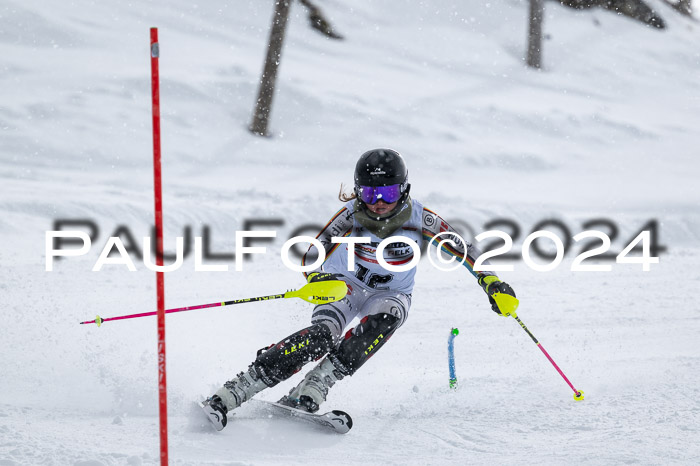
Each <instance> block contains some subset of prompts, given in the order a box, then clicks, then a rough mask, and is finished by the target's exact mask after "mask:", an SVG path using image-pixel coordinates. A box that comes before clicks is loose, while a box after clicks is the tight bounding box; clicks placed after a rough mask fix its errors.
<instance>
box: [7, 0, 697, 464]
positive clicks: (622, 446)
mask: <svg viewBox="0 0 700 466" xmlns="http://www.w3.org/2000/svg"><path fill="white" fill-rule="evenodd" d="M318 3H319V6H320V7H321V8H322V9H323V12H324V13H325V14H326V15H327V16H328V18H329V20H330V21H331V23H332V24H333V26H334V27H335V28H336V29H337V31H338V32H340V33H341V34H343V35H344V36H345V40H343V41H332V40H329V39H326V38H324V37H323V36H321V35H319V34H318V33H317V32H315V31H313V30H312V29H311V28H310V27H309V26H308V20H307V16H306V11H305V10H304V9H303V7H302V5H301V4H299V3H297V2H295V3H293V4H292V6H291V17H290V22H289V25H288V28H287V35H286V43H285V47H284V51H283V55H282V60H281V67H280V71H279V77H278V89H277V93H276V95H275V100H274V108H273V111H272V120H271V136H270V137H269V138H260V137H256V136H253V135H251V134H250V133H249V132H248V130H247V126H248V124H249V122H250V118H251V114H252V110H253V105H254V102H255V98H256V93H257V82H258V80H259V77H260V72H261V69H262V64H263V58H264V54H265V48H266V44H267V36H268V31H269V23H270V20H271V18H272V11H273V2H272V1H259V0H256V1H253V0H248V1H238V2H200V3H191V2H185V1H182V0H172V1H168V2H165V1H149V2H135V3H132V2H123V1H111V2H97V3H96V2H91V1H84V0H75V1H73V2H70V3H66V2H38V1H31V0H23V1H12V0H5V1H4V2H2V3H1V4H0V56H1V57H2V60H1V64H0V134H1V137H0V187H1V188H0V189H1V193H2V196H1V197H0V235H2V236H1V237H2V246H1V247H0V264H1V267H0V274H1V275H0V289H1V290H2V295H1V296H2V304H3V306H2V320H3V322H2V325H1V326H0V354H1V355H2V356H0V464H2V465H15V464H22V465H24V464H32V465H33V464H58V465H63V464H79V465H112V464H132V465H136V464H154V463H157V462H158V459H159V442H158V428H157V424H158V414H157V385H156V375H157V371H156V342H155V340H156V321H155V319H154V318H142V319H135V320H129V321H120V322H109V323H105V324H104V325H103V326H102V327H100V328H97V327H95V326H92V325H90V326H84V325H83V326H81V325H78V322H80V321H83V320H88V319H93V318H94V316H95V315H96V314H99V315H101V316H103V317H109V316H115V315H120V314H129V313H135V312H144V311H150V310H153V309H154V307H155V278H154V276H153V275H154V274H153V273H152V272H150V271H148V270H147V269H146V267H145V266H144V264H143V262H142V261H141V260H140V259H139V258H137V257H135V256H132V258H133V259H134V262H135V264H136V268H137V271H136V272H129V271H128V270H127V268H126V267H125V266H123V265H106V266H105V267H103V269H102V270H101V271H100V272H92V271H91V270H92V268H93V265H94V264H95V261H96V260H97V258H98V256H99V254H100V252H101V250H102V247H103V246H104V245H105V243H106V241H107V238H108V237H109V236H110V235H111V234H112V233H113V232H115V231H116V230H118V229H119V228H120V227H124V228H122V229H121V233H122V239H124V240H125V241H126V239H125V238H126V236H125V233H124V232H125V230H128V232H129V233H130V234H131V236H133V238H134V239H135V241H136V242H137V244H141V238H143V237H144V236H148V235H149V234H150V233H149V231H150V225H151V223H152V219H153V174H152V173H153V172H152V139H151V138H152V136H151V101H150V64H149V61H150V56H149V42H148V40H149V38H148V34H149V27H151V26H157V27H158V28H159V34H160V49H161V58H160V71H161V112H162V142H163V179H164V188H163V192H164V206H165V207H164V208H165V224H166V249H167V250H168V251H172V250H173V249H174V238H175V237H176V236H183V235H184V233H185V229H186V228H187V227H189V228H190V229H191V236H203V235H204V234H205V233H204V231H205V229H206V228H208V231H209V235H210V250H211V251H213V252H216V253H229V254H230V253H232V252H233V250H234V245H235V241H234V237H235V232H236V231H237V230H243V229H244V227H245V226H246V225H248V226H250V223H249V222H250V220H253V219H257V220H267V221H271V220H275V221H277V224H276V226H269V225H268V226H264V225H261V224H257V225H255V226H252V227H251V228H253V229H258V230H261V229H275V230H276V231H277V238H276V239H275V240H274V241H272V242H270V243H267V244H266V246H267V253H266V254H265V255H258V256H256V257H254V259H253V260H251V261H249V262H245V264H244V270H243V271H242V272H237V271H235V267H234V262H233V260H231V259H225V260H222V261H218V262H216V263H217V264H219V265H228V268H229V270H228V271H227V272H195V271H194V268H195V265H194V259H193V256H192V255H189V256H188V258H187V259H186V260H185V262H184V265H183V266H182V267H181V268H180V269H179V270H178V271H176V272H172V273H168V274H167V275H166V307H170V308H172V307H181V306H186V305H193V304H201V303H208V302H217V301H222V300H229V299H235V298H239V297H240V298H242V297H250V296H258V295H266V294H273V293H278V292H281V291H284V290H286V289H289V288H297V287H299V286H301V285H302V284H303V282H302V278H301V275H300V274H298V273H296V272H292V271H289V270H287V269H286V268H285V267H284V266H283V264H282V262H281V261H280V259H279V250H280V248H281V246H282V244H283V242H284V241H285V240H286V239H287V238H289V236H290V235H291V234H292V233H293V232H294V231H295V230H298V229H299V228H300V227H302V226H304V225H315V226H322V225H324V224H325V223H326V222H327V221H328V219H329V218H330V217H331V216H332V215H333V213H334V212H336V211H337V210H338V209H339V207H340V203H339V202H338V201H337V200H336V197H337V193H338V189H339V187H340V184H341V183H345V184H346V185H348V184H349V183H351V182H352V171H353V168H354V163H355V161H356V159H357V157H358V156H359V155H360V154H361V153H362V152H364V151H365V150H367V149H370V148H374V147H382V146H388V147H392V148H394V149H397V150H399V151H400V152H402V153H403V154H404V157H405V159H406V161H407V164H408V166H409V177H410V181H411V184H412V191H411V192H412V195H413V196H414V197H415V198H416V199H419V200H421V201H422V202H423V203H424V204H425V205H426V206H428V207H429V208H431V209H433V210H435V211H436V212H438V213H439V214H441V215H442V216H443V217H444V218H446V219H447V220H449V221H450V222H453V223H454V224H455V225H456V226H458V227H459V228H461V229H462V231H463V232H464V233H465V234H466V235H467V236H474V235H476V234H478V233H480V232H482V231H485V230H487V229H492V228H498V229H503V230H505V231H507V232H508V233H510V234H511V235H513V236H514V249H513V252H515V253H516V254H517V255H519V254H520V249H521V246H522V243H523V240H524V239H525V237H526V236H527V234H528V233H529V232H531V231H532V230H533V229H536V228H535V227H537V226H538V223H540V222H542V221H544V220H547V219H554V220H557V221H558V222H560V223H559V225H558V226H557V225H554V224H552V223H550V224H549V225H545V227H546V228H547V229H550V230H551V231H553V232H554V233H556V234H557V235H558V236H560V237H561V238H562V239H567V238H568V239H569V241H571V237H572V236H573V235H576V234H577V233H580V232H581V231H584V230H586V229H599V230H602V231H604V232H606V233H607V234H609V235H610V236H611V237H612V238H613V241H612V245H611V248H610V251H609V252H610V253H612V255H613V256H614V255H616V254H617V253H619V252H620V251H621V250H622V249H623V248H624V247H625V246H626V245H627V244H628V243H629V241H630V240H631V239H632V238H633V237H634V236H635V235H636V233H637V232H638V231H639V230H640V229H642V228H643V227H645V225H646V227H645V228H653V227H654V226H655V227H656V228H655V234H654V239H655V241H656V242H657V243H658V245H659V246H663V247H665V248H666V249H665V250H663V249H662V250H660V252H658V256H659V257H660V261H659V263H658V264H652V265H651V270H650V271H648V272H644V271H642V266H641V265H639V264H636V265H632V264H616V263H615V262H614V261H610V260H606V261H601V262H600V264H609V265H612V270H611V271H609V272H597V273H592V272H575V271H571V270H570V269H571V265H572V262H573V260H574V258H575V257H576V255H577V254H579V253H580V252H581V251H582V247H581V244H579V243H575V242H572V244H571V246H570V248H569V250H568V252H567V254H566V255H565V257H564V259H563V261H562V263H561V264H560V265H559V266H558V267H556V268H555V269H554V270H551V271H549V272H537V271H535V270H533V269H532V268H531V267H530V266H528V265H526V264H525V262H523V260H522V259H517V258H516V259H513V260H511V263H512V264H513V265H514V271H512V272H502V273H499V275H500V276H501V277H502V278H503V279H504V280H506V281H508V282H509V283H511V284H512V285H513V287H514V289H515V290H516V293H517V294H518V297H519V298H520V300H521V306H520V309H519V312H518V313H519V315H520V317H521V318H522V320H523V322H525V323H526V324H527V325H528V327H529V328H530V329H531V330H532V332H533V333H534V334H535V336H537V337H538V338H539V339H540V341H541V343H542V345H543V346H544V347H545V348H546V349H547V351H548V352H549V353H550V354H551V355H552V357H553V358H554V360H555V361H557V363H558V364H559V365H560V366H561V368H562V370H563V371H564V372H565V373H566V375H567V376H568V377H569V378H570V379H571V381H572V382H573V384H574V385H575V386H576V387H577V388H579V389H582V390H584V392H585V396H586V399H585V401H583V402H574V400H573V398H572V395H573V393H572V391H571V390H570V388H569V387H568V386H567V385H566V384H565V382H564V381H563V380H562V378H561V377H560V376H559V375H558V374H557V373H556V371H555V370H554V368H553V367H552V366H551V365H550V364H549V363H548V362H547V360H546V359H545V358H544V356H543V355H542V354H541V352H540V351H539V350H538V349H537V348H536V347H535V345H534V344H533V342H532V341H531V340H530V339H529V338H528V336H527V335H526V334H525V332H523V331H522V329H521V328H520V327H519V326H518V324H517V323H516V322H514V321H513V320H512V319H506V318H502V317H498V316H496V315H495V314H493V313H492V312H491V311H490V309H489V306H488V302H487V300H486V297H485V296H484V294H483V292H482V291H481V289H480V288H479V287H478V286H477V285H476V283H475V280H474V279H473V277H472V276H471V275H469V274H468V273H466V272H465V271H464V270H459V271H455V272H451V273H443V272H438V271H436V270H435V268H434V267H433V266H432V265H431V264H430V263H429V262H428V261H427V260H425V259H424V260H423V261H422V262H421V266H420V270H419V272H418V275H417V285H416V289H415V292H414V296H413V298H414V299H413V306H412V310H411V313H410V317H409V319H408V321H407V322H406V324H405V325H404V326H403V327H402V328H401V329H400V330H399V331H398V332H397V333H396V335H395V336H394V337H393V338H392V339H391V342H390V344H388V345H386V346H385V347H383V348H382V349H381V351H380V352H379V353H378V354H377V355H376V356H375V357H374V358H373V359H372V360H371V361H370V362H368V363H367V365H366V366H364V367H363V368H362V370H360V371H359V372H358V373H357V374H356V375H354V376H353V377H351V378H348V379H346V380H343V381H342V382H340V383H339V384H337V385H336V386H335V387H334V388H333V389H332V391H331V392H330V394H329V397H328V401H327V402H326V404H325V405H324V408H326V407H327V408H328V409H335V408H337V409H343V410H346V411H348V412H349V413H351V415H352V416H353V418H354V420H355V427H354V428H353V430H352V431H351V432H350V433H349V434H348V435H345V436H333V435H327V434H325V433H323V432H319V431H316V430H313V429H311V428H307V427H306V426H302V425H299V424H296V423H293V422H290V421H284V420H273V419H267V418H266V417H265V415H264V414H263V413H261V412H260V411H259V410H258V409H256V407H255V405H253V404H251V405H247V406H243V407H242V408H241V409H240V410H238V412H237V414H235V415H234V416H233V417H232V418H231V422H230V425H229V427H227V428H226V429H225V430H224V431H223V432H221V433H214V432H213V431H211V430H207V429H206V428H204V429H203V428H202V427H201V425H200V422H199V420H198V419H197V418H196V417H193V416H192V415H191V413H190V406H191V402H192V401H194V400H199V399H201V398H202V397H204V396H207V395H209V394H210V393H212V391H213V390H215V389H216V388H218V387H219V386H220V385H221V384H222V383H223V382H224V381H226V380H228V379H230V378H231V377H232V376H234V375H235V373H237V372H238V371H240V370H243V369H244V368H246V367H247V365H248V364H249V363H250V362H251V361H252V360H253V358H254V357H255V352H256V351H257V350H258V349H259V348H262V347H264V346H267V345H269V344H270V343H273V342H276V341H279V340H280V339H281V338H283V337H285V336H286V335H288V334H290V333H292V332H294V331H296V330H298V329H299V328H302V327H303V326H306V325H307V323H308V320H309V316H310V313H311V306H310V305H308V304H306V303H304V302H302V301H292V300H279V301H271V302H266V303H257V304H249V305H245V306H237V307H232V308H223V309H213V310H203V311H193V312H189V313H183V314H174V315H170V316H168V319H167V351H168V360H167V369H168V373H167V374H168V390H169V392H168V395H169V396H168V402H169V427H170V430H169V435H170V437H169V439H170V458H171V462H172V463H173V464H196V465H200V464H256V465H257V464H302V463H303V464H367V463H376V464H445V463H446V462H448V461H449V462H452V463H457V464H604V465H608V464H622V463H625V464H626V463H641V464H697V463H698V462H700V447H699V446H698V445H700V435H699V430H700V401H699V400H700V388H699V387H700V370H699V368H700V367H699V366H700V350H698V346H697V339H698V333H699V332H700V309H699V307H698V304H697V303H698V300H697V298H696V294H697V292H698V289H699V286H698V285H699V284H700V272H698V268H697V263H698V261H699V260H700V248H698V246H697V243H698V240H700V233H699V232H700V207H699V206H700V194H699V191H698V187H697V186H698V184H697V178H698V175H700V162H699V161H698V155H699V154H698V141H699V140H700V138H699V137H698V136H699V131H698V128H700V51H699V49H698V47H697V44H698V43H700V25H698V23H697V22H696V21H693V20H691V19H688V18H684V17H681V16H680V15H677V14H676V13H674V12H673V11H672V10H671V9H670V8H669V7H667V6H666V5H665V4H664V3H663V2H662V1H660V0H649V3H650V4H651V5H653V6H654V7H655V8H656V9H657V10H658V11H659V12H660V13H661V14H662V16H663V17H664V19H665V20H666V22H667V24H668V28H667V29H666V30H664V31H658V30H655V29H649V28H646V27H644V26H641V25H639V24H637V23H634V22H633V21H631V20H629V19H627V18H624V17H620V16H615V15H613V14H611V13H609V12H604V11H599V10H590V11H580V12H577V11H573V10H570V9H566V8H563V7H560V6H558V5H556V4H554V3H552V2H548V3H547V4H546V18H545V21H544V25H545V26H544V27H545V32H546V40H545V41H544V46H543V60H544V69H543V70H541V71H533V70H531V69H528V68H527V67H525V66H524V64H523V56H524V51H525V45H526V44H525V37H526V26H527V25H526V18H527V3H528V2H526V1H517V0H511V1H506V0H499V1H492V2H482V1H476V0H460V1H456V0H454V1H445V2H420V1H415V0H410V1H403V2H390V1H367V0H361V1H352V2H347V1H340V0H324V1H319V2H318ZM436 3H437V4H436ZM497 219H507V220H509V221H510V224H505V223H500V224H494V223H492V222H493V221H494V220H497ZM57 220H82V221H90V222H92V223H94V225H95V226H97V227H98V229H99V232H98V235H97V237H95V238H94V241H93V244H92V248H91V250H90V252H89V253H88V254H87V255H85V256H81V257H71V258H65V259H61V260H57V261H56V262H55V264H54V270H53V271H52V272H47V271H46V269H45V264H46V262H45V256H46V253H45V248H46V244H45V232H46V231H47V230H51V229H53V228H54V224H55V222H56V221H57ZM602 220H605V221H604V222H603V221H602ZM593 221H596V222H595V223H591V222H593ZM246 222H248V223H246ZM515 227H517V228H519V230H520V231H519V232H516V231H515V229H514V228H515ZM562 228H565V229H566V230H568V231H565V230H562ZM64 229H65V228H64ZM81 229H84V227H81ZM616 229H617V230H618V231H617V233H616V232H615V231H614V230H616ZM311 230H313V228H312V229H311ZM311 230H307V231H304V233H305V234H312V231H311ZM85 231H87V230H85ZM516 233H518V234H516ZM544 243H545V242H543V247H544ZM69 247H70V246H69ZM72 247H75V246H72ZM589 248H590V247H589ZM536 261H538V262H539V263H544V262H546V261H545V260H544V259H542V258H536ZM208 262H209V263H212V262H211V261H208ZM586 263H596V262H595V261H590V260H589V261H587V262H586ZM452 327H458V328H459V329H460V331H461V333H460V336H459V337H457V340H456V341H455V347H456V359H457V373H458V378H459V380H460V388H459V390H457V391H451V390H449V389H448V373H447V354H446V352H447V349H446V346H447V344H446V343H447V337H448V335H449V333H450V329H451V328H452ZM301 375H302V374H297V375H296V376H295V377H294V378H293V379H292V380H289V381H287V382H286V383H285V384H280V385H279V386H278V387H274V388H273V389H270V390H268V391H267V392H264V393H261V394H260V397H261V398H262V399H268V400H274V399H277V398H279V397H280V396H281V395H282V394H285V393H286V392H287V390H289V389H290V388H291V387H292V386H293V385H294V384H295V383H296V382H298V381H299V377H301Z"/></svg>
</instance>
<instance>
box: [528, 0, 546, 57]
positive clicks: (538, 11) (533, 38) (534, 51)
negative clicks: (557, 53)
mask: <svg viewBox="0 0 700 466" xmlns="http://www.w3.org/2000/svg"><path fill="white" fill-rule="evenodd" d="M543 17H544V0H530V30H529V33H528V39H527V66H529V67H531V68H537V69H539V68H541V67H542V20H543Z"/></svg>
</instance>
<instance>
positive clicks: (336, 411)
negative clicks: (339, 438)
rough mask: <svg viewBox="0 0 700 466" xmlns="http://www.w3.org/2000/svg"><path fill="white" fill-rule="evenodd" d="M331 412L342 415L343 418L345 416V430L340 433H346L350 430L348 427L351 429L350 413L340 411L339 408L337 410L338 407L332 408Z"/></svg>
mask: <svg viewBox="0 0 700 466" xmlns="http://www.w3.org/2000/svg"><path fill="white" fill-rule="evenodd" d="M331 412H332V413H333V414H334V415H336V416H338V417H344V418H345V426H346V427H347V430H345V431H344V432H342V433H343V434H347V433H348V432H349V431H350V429H352V418H351V417H350V415H349V414H348V413H346V412H345V411H340V410H338V409H334V410H333V411H331ZM339 432H340V431H339Z"/></svg>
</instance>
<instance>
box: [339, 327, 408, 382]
mask: <svg viewBox="0 0 700 466" xmlns="http://www.w3.org/2000/svg"><path fill="white" fill-rule="evenodd" d="M399 324H400V322H399V319H398V318H396V317H394V316H393V315H390V314H376V315H371V316H367V317H365V318H364V319H362V321H360V325H358V326H357V327H355V328H354V329H353V330H351V331H349V332H348V333H347V334H346V335H345V339H344V340H343V341H342V342H341V343H340V346H338V348H337V349H335V350H334V351H332V352H331V354H330V355H329V357H330V359H331V361H332V362H333V364H334V365H335V367H336V368H337V369H338V370H340V371H341V372H342V373H343V374H344V375H352V374H354V373H355V371H357V369H359V368H360V366H362V365H363V364H364V363H365V362H367V360H368V359H369V358H371V357H372V356H373V355H374V354H375V353H376V352H377V351H378V350H379V348H381V347H382V345H384V343H386V341H387V340H388V339H389V337H391V335H392V334H393V333H394V331H395V330H396V329H397V328H398V327H399Z"/></svg>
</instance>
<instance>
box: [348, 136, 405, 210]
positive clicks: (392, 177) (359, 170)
mask: <svg viewBox="0 0 700 466" xmlns="http://www.w3.org/2000/svg"><path fill="white" fill-rule="evenodd" d="M393 184H398V185H400V189H401V193H402V194H403V195H402V196H401V201H405V199H406V197H407V196H408V192H409V191H410V188H411V185H410V184H409V183H408V169H407V168H406V164H405V163H404V161H403V157H401V154H399V153H398V152H396V151H395V150H392V149H372V150H368V151H367V152H365V153H364V154H362V155H361V156H360V159H359V160H358V161H357V165H355V193H356V194H357V196H358V197H359V196H360V186H390V185H393Z"/></svg>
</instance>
